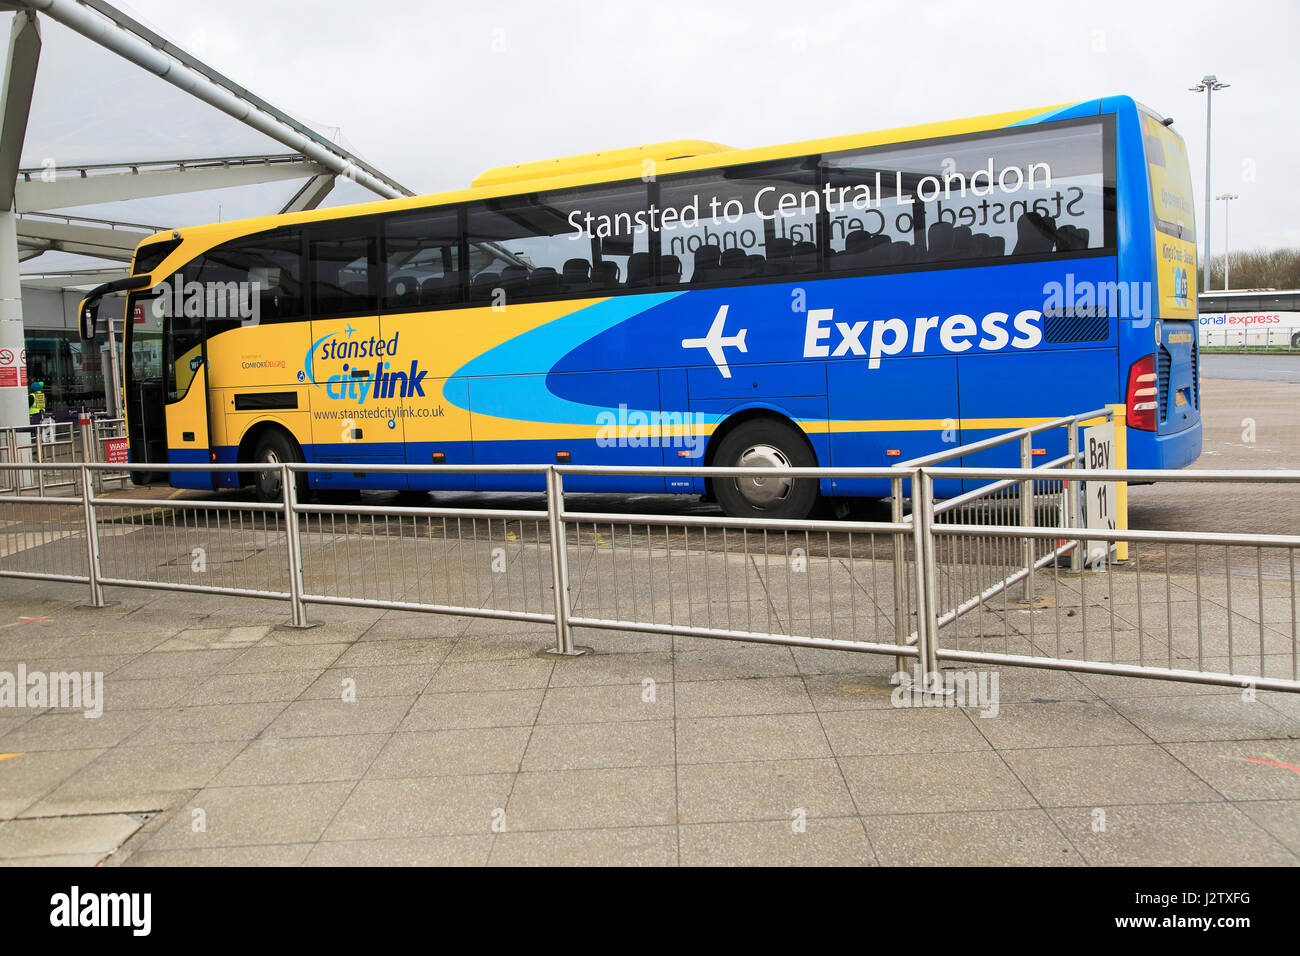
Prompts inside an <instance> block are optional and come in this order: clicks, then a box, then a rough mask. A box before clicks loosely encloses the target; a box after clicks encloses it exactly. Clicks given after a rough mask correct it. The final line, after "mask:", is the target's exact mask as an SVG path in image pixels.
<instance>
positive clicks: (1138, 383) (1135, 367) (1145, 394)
mask: <svg viewBox="0 0 1300 956" xmlns="http://www.w3.org/2000/svg"><path fill="white" fill-rule="evenodd" d="M1157 390H1158V389H1157V382H1156V357H1155V355H1154V354H1153V355H1144V356H1142V357H1141V358H1140V359H1138V360H1137V361H1136V362H1134V363H1133V364H1132V365H1131V366H1129V370H1128V394H1127V396H1126V397H1125V401H1126V403H1127V405H1128V425H1129V427H1130V428H1137V429H1141V430H1142V431H1144V432H1153V431H1155V430H1156V409H1157V407H1158V405H1159V403H1158V401H1157V399H1156V392H1157Z"/></svg>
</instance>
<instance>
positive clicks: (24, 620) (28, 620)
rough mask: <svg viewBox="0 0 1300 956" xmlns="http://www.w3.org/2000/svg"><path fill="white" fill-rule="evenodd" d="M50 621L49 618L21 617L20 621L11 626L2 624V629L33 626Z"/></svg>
mask: <svg viewBox="0 0 1300 956" xmlns="http://www.w3.org/2000/svg"><path fill="white" fill-rule="evenodd" d="M48 620H49V618H48V617H20V618H19V619H18V620H16V621H14V622H12V623H10V624H0V628H5V627H17V626H18V625H20V624H33V623H35V622H38V621H48Z"/></svg>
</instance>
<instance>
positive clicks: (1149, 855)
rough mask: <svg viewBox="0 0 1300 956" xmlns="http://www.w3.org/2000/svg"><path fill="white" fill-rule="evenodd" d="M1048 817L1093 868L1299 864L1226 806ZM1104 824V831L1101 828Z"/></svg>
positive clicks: (1055, 812)
mask: <svg viewBox="0 0 1300 956" xmlns="http://www.w3.org/2000/svg"><path fill="white" fill-rule="evenodd" d="M1096 809H1100V810H1102V811H1104V814H1105V816H1104V817H1099V816H1098V815H1097V814H1096V813H1094V809H1093V808H1084V807H1072V808H1060V809H1050V810H1049V811H1048V812H1049V813H1050V814H1051V815H1052V818H1053V819H1054V820H1055V821H1056V822H1057V824H1058V825H1059V826H1060V827H1061V830H1062V831H1063V832H1064V833H1065V835H1066V837H1067V838H1069V840H1070V842H1071V843H1073V844H1074V845H1075V846H1077V847H1078V848H1079V852H1080V853H1082V854H1083V856H1084V859H1086V860H1087V861H1088V863H1089V864H1091V865H1093V866H1133V865H1137V864H1139V863H1140V864H1141V865H1145V866H1296V865H1297V864H1300V859H1298V858H1297V857H1296V854H1295V853H1294V852H1292V851H1291V850H1288V849H1287V847H1286V846H1285V845H1283V844H1282V842H1281V841H1279V840H1278V839H1276V838H1275V837H1273V836H1272V835H1270V834H1269V833H1268V832H1266V831H1265V830H1264V829H1263V828H1261V827H1260V826H1259V825H1258V824H1256V823H1255V822H1254V821H1253V820H1252V819H1251V818H1250V817H1249V816H1247V815H1246V814H1245V813H1242V812H1241V811H1240V810H1238V809H1237V808H1236V807H1234V806H1232V805H1230V804H1223V803H1187V804H1181V805H1180V804H1165V805H1160V806H1154V805H1150V804H1148V805H1140V806H1122V805H1121V806H1106V805H1099V807H1098V808H1096ZM1099 820H1104V826H1105V828H1104V829H1096V827H1097V826H1098V821H1099Z"/></svg>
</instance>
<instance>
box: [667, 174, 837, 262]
mask: <svg viewBox="0 0 1300 956" xmlns="http://www.w3.org/2000/svg"><path fill="white" fill-rule="evenodd" d="M659 195H660V201H659V205H660V212H659V217H658V221H659V224H660V240H661V242H662V248H663V255H662V259H661V262H662V263H663V264H664V268H663V270H662V275H661V282H662V283H663V284H666V285H673V284H675V283H676V282H689V283H703V282H743V281H745V280H746V279H753V278H759V277H761V276H770V275H791V274H798V273H807V272H816V271H817V265H818V263H817V214H818V210H819V208H820V206H819V202H820V198H821V197H820V194H819V193H818V190H817V168H816V162H815V160H812V159H800V160H788V161H784V162H780V163H763V164H758V165H750V166H734V167H731V168H729V169H724V170H719V171H716V172H708V173H704V174H700V175H690V176H682V177H673V178H671V179H665V180H664V181H663V182H662V183H661V186H660V194H659ZM678 276H680V278H679V277H678Z"/></svg>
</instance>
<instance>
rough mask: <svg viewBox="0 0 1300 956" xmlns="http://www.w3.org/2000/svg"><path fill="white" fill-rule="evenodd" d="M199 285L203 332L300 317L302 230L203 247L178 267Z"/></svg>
mask: <svg viewBox="0 0 1300 956" xmlns="http://www.w3.org/2000/svg"><path fill="white" fill-rule="evenodd" d="M183 271H184V275H185V278H187V279H194V278H197V279H198V280H199V281H200V282H201V283H202V285H203V289H204V296H205V302H204V309H205V312H206V315H207V319H208V322H209V326H208V335H210V336H211V335H215V334H216V333H217V332H219V331H222V330H223V329H225V328H234V327H236V326H239V325H260V324H263V323H274V322H287V321H292V320H294V319H301V318H302V317H303V300H302V234H301V233H299V232H296V231H292V232H282V233H275V234H272V235H261V236H253V237H251V238H247V239H237V240H235V241H233V242H227V243H225V244H224V245H221V246H217V247H216V248H215V249H209V250H208V251H207V252H206V253H204V254H203V256H202V257H201V259H200V261H199V262H195V263H191V264H190V265H188V266H186V267H185V268H184V270H183Z"/></svg>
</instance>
